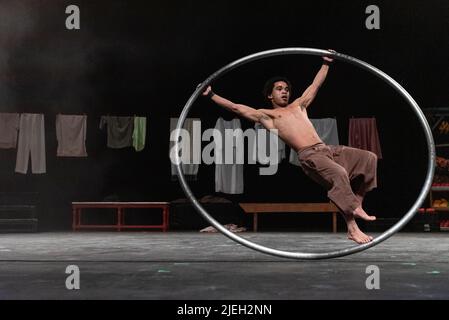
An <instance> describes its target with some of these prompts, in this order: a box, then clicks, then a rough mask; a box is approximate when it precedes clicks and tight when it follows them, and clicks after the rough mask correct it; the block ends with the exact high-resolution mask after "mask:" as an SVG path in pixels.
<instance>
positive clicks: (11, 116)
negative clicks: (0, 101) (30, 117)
mask: <svg viewBox="0 0 449 320" xmlns="http://www.w3.org/2000/svg"><path fill="white" fill-rule="evenodd" d="M19 120H20V115H19V114H18V113H0V148H1V149H14V148H16V146H17V133H18V130H19Z"/></svg>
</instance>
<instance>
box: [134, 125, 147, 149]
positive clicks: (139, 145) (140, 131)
mask: <svg viewBox="0 0 449 320" xmlns="http://www.w3.org/2000/svg"><path fill="white" fill-rule="evenodd" d="M146 132H147V118H146V117H134V131H133V147H134V149H136V151H142V150H143V148H144V147H145V136H146Z"/></svg>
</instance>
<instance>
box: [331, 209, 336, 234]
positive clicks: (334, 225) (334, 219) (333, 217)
mask: <svg viewBox="0 0 449 320" xmlns="http://www.w3.org/2000/svg"><path fill="white" fill-rule="evenodd" d="M332 232H333V233H337V213H336V212H332Z"/></svg>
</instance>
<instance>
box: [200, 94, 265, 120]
mask: <svg viewBox="0 0 449 320" xmlns="http://www.w3.org/2000/svg"><path fill="white" fill-rule="evenodd" d="M203 96H208V97H210V99H211V100H212V101H213V102H215V103H216V104H218V105H219V106H221V107H223V108H225V109H228V110H229V111H232V112H234V113H236V114H238V115H239V116H242V117H244V118H246V119H248V120H251V121H254V122H266V121H270V120H271V118H270V117H269V116H267V115H266V114H265V113H263V112H262V111H260V110H257V109H254V108H251V107H248V106H246V105H244V104H238V103H234V102H232V101H230V100H228V99H225V98H223V97H220V96H219V95H218V94H215V93H214V92H213V91H212V88H211V87H210V86H208V87H207V89H206V90H204V92H203Z"/></svg>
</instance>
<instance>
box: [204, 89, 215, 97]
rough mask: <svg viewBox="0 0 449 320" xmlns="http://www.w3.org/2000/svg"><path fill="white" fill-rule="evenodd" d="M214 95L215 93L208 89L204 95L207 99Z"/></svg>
mask: <svg viewBox="0 0 449 320" xmlns="http://www.w3.org/2000/svg"><path fill="white" fill-rule="evenodd" d="M214 95H215V93H214V92H213V91H212V90H209V92H208V93H207V95H206V97H208V98H209V99H212V97H213V96H214Z"/></svg>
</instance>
